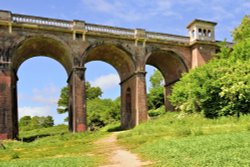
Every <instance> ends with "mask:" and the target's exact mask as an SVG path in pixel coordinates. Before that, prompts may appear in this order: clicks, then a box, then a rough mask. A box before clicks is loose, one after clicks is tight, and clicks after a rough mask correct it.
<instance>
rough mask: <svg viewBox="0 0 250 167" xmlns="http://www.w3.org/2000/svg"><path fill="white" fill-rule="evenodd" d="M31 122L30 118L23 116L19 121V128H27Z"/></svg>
mask: <svg viewBox="0 0 250 167" xmlns="http://www.w3.org/2000/svg"><path fill="white" fill-rule="evenodd" d="M30 122H31V116H23V117H22V118H21V119H20V120H19V126H20V127H22V126H27V125H29V124H30Z"/></svg>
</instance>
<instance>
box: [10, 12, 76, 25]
mask: <svg viewBox="0 0 250 167" xmlns="http://www.w3.org/2000/svg"><path fill="white" fill-rule="evenodd" d="M12 21H13V22H14V23H29V24H39V25H47V26H56V27H60V28H72V27H73V22H72V21H65V20H59V19H49V18H43V17H34V16H27V15H19V14H12Z"/></svg>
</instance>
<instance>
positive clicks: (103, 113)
mask: <svg viewBox="0 0 250 167" xmlns="http://www.w3.org/2000/svg"><path fill="white" fill-rule="evenodd" d="M85 86H86V99H87V112H88V113H87V120H88V126H90V127H92V128H93V129H98V128H100V127H103V126H105V125H107V124H109V123H112V122H115V121H118V120H120V98H117V99H115V100H111V99H101V98H100V97H101V95H102V90H101V88H99V87H93V86H91V84H90V83H89V82H86V85H85ZM68 100H69V89H68V87H67V86H66V87H63V88H62V90H61V95H60V98H59V100H58V103H57V104H58V108H57V112H58V113H65V112H68ZM67 120H68V119H65V121H67Z"/></svg>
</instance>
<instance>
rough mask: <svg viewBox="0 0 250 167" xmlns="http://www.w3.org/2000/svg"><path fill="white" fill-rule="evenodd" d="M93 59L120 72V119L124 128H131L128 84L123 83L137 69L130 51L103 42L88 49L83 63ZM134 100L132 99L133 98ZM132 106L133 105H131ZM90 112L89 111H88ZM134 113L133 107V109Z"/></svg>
mask: <svg viewBox="0 0 250 167" xmlns="http://www.w3.org/2000/svg"><path fill="white" fill-rule="evenodd" d="M93 61H102V62H105V63H107V64H109V65H111V66H112V67H113V68H114V69H115V70H116V71H117V73H118V75H119V78H120V83H121V84H120V86H121V87H120V94H119V96H120V99H119V101H120V104H121V106H120V117H121V118H120V121H121V127H122V128H126V129H128V128H130V127H132V126H133V125H130V124H131V122H129V121H130V120H128V116H127V115H128V114H127V113H128V112H127V110H128V109H129V108H127V107H126V97H127V96H126V91H125V89H126V87H127V85H126V84H124V83H123V81H126V80H127V79H128V78H129V77H131V76H132V75H133V73H134V71H135V64H134V61H133V58H132V56H131V54H130V53H128V52H127V51H126V50H125V49H124V48H122V47H120V46H115V45H111V44H103V45H99V46H95V47H92V48H90V49H89V50H87V51H86V53H85V55H84V57H83V64H85V63H89V62H93ZM131 101H132V100H131ZM131 108H132V107H131ZM87 112H88V111H87ZM131 113H132V109H131Z"/></svg>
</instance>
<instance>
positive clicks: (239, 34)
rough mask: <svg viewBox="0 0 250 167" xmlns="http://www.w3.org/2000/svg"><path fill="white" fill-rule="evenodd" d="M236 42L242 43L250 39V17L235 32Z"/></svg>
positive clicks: (244, 19)
mask: <svg viewBox="0 0 250 167" xmlns="http://www.w3.org/2000/svg"><path fill="white" fill-rule="evenodd" d="M232 35H233V39H234V42H242V41H244V40H247V39H249V38H250V15H246V16H245V17H244V18H243V19H242V21H241V24H240V25H239V26H238V27H237V28H236V29H235V30H234V31H233V34H232Z"/></svg>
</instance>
